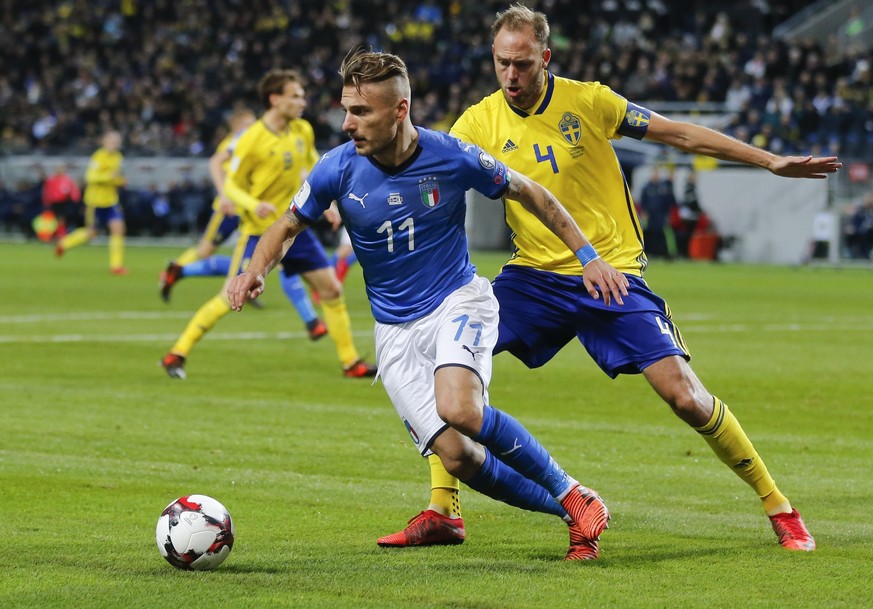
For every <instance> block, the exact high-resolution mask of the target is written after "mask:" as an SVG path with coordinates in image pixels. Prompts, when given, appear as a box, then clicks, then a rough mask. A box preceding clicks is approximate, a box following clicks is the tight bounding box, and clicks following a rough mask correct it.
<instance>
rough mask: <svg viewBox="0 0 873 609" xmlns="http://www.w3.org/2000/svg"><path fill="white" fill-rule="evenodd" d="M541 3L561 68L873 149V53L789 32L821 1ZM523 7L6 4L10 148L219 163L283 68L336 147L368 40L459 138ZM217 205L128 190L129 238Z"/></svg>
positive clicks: (0, 216)
mask: <svg viewBox="0 0 873 609" xmlns="http://www.w3.org/2000/svg"><path fill="white" fill-rule="evenodd" d="M527 4H528V5H529V6H531V7H532V8H535V9H538V10H542V11H544V12H546V13H547V15H548V16H549V20H550V24H551V26H552V34H551V41H550V46H551V49H552V51H553V55H552V63H551V66H550V68H551V69H552V71H554V72H555V73H556V74H558V75H561V76H567V77H570V78H575V79H579V80H589V81H595V80H596V81H600V82H603V83H605V84H607V85H609V86H610V87H611V88H613V89H614V90H615V91H616V92H618V93H620V94H622V95H624V96H625V97H627V98H628V99H631V100H633V101H635V102H636V103H640V104H642V105H646V106H649V107H651V108H653V109H655V110H659V109H660V108H661V107H662V106H664V107H669V105H670V104H672V105H673V106H674V107H678V106H682V105H686V106H687V107H689V108H690V107H692V104H693V105H695V106H697V107H700V108H703V107H708V108H716V109H717V112H718V113H719V114H720V116H722V117H724V120H723V122H722V124H720V125H717V127H719V128H720V129H721V130H723V131H725V132H726V133H728V134H731V135H734V136H735V137H737V138H738V139H741V140H743V141H747V142H751V143H753V144H755V145H757V146H760V147H762V148H766V149H770V150H772V151H774V152H777V153H780V154H792V153H799V154H805V153H807V152H811V153H813V154H839V155H840V156H841V157H843V158H849V159H851V158H864V157H867V158H870V157H873V74H871V66H873V51H871V50H866V51H858V50H857V49H853V48H850V49H849V50H848V51H845V52H839V51H837V45H836V44H822V43H817V42H813V41H802V42H793V43H787V42H785V41H783V40H779V39H775V38H774V37H773V36H772V32H773V30H774V28H775V27H776V26H777V25H779V24H780V23H783V22H784V21H785V20H786V19H788V18H789V17H790V16H792V15H794V14H796V13H798V12H799V11H802V10H803V9H804V8H807V7H809V6H810V5H812V4H813V2H811V0H748V1H737V2H730V1H719V0H712V1H709V2H699V1H692V0H592V1H591V2H584V3H580V2H578V0H545V1H538V2H528V3H527ZM508 5H509V2H507V1H506V0H501V1H493V0H480V1H478V2H460V1H459V0H422V1H420V2H415V1H413V2H402V1H399V0H337V1H330V0H150V1H145V0H61V1H56V2H31V1H28V0H0V6H2V7H3V11H2V16H0V152H2V153H5V154H34V153H37V154H39V153H44V154H47V155H50V154H65V155H71V154H78V155H88V154H90V153H91V152H93V150H94V149H95V148H96V147H97V146H98V145H99V137H100V135H101V133H103V132H104V131H105V130H107V129H109V128H114V129H118V130H120V131H121V133H122V135H123V137H124V140H125V145H124V153H125V155H131V156H149V155H169V156H194V157H208V156H209V155H210V154H211V153H212V152H213V150H214V147H215V145H216V144H217V143H218V141H219V140H220V138H221V137H223V136H224V135H225V133H226V132H225V120H226V118H227V116H228V114H229V113H230V112H231V111H232V109H233V108H234V107H237V106H239V105H245V106H248V107H249V108H251V109H253V110H255V111H256V112H260V111H261V108H260V107H259V105H260V104H259V102H258V100H257V96H256V94H255V88H256V84H257V81H258V79H259V78H260V76H261V75H262V74H263V73H264V72H265V71H267V70H268V69H270V68H271V67H275V66H282V67H290V68H294V69H297V70H298V71H300V72H301V73H302V74H303V75H304V77H305V79H306V92H307V98H308V107H307V110H306V114H305V118H307V119H308V120H309V121H310V122H311V123H312V124H313V126H314V128H315V133H316V139H317V142H316V143H317V146H318V148H319V149H322V150H324V149H327V148H329V147H332V146H334V145H337V144H339V143H341V142H343V141H345V136H344V135H343V134H342V132H341V129H340V124H341V122H342V117H343V113H342V110H341V108H340V106H339V92H340V85H339V80H338V77H337V73H336V71H337V68H338V66H339V64H340V62H341V60H342V58H343V56H344V55H345V53H346V52H347V51H348V50H349V49H350V48H352V47H354V46H356V45H361V44H362V45H366V46H369V47H372V48H375V49H380V50H386V51H390V52H394V53H397V54H399V55H400V56H402V57H403V58H404V60H405V61H406V62H407V64H408V65H409V68H410V76H411V80H412V83H413V90H414V92H413V93H414V97H415V100H416V101H415V105H414V106H413V108H412V113H413V119H414V120H415V122H416V123H417V124H421V125H424V126H428V127H432V128H435V129H443V130H448V129H449V127H450V126H451V125H452V123H453V122H454V120H455V119H456V118H457V117H458V116H459V115H460V113H461V112H462V111H463V110H464V109H465V108H466V107H467V106H469V105H470V104H473V103H475V102H477V101H479V100H480V99H481V98H482V97H483V96H485V95H487V94H489V93H491V92H492V91H494V90H495V89H496V87H497V84H496V81H495V78H494V74H493V68H492V65H491V50H490V44H491V35H490V29H489V28H490V24H491V22H492V20H493V17H494V14H495V13H496V12H497V11H499V10H502V9H504V8H506V7H507V6H508ZM34 177H35V178H36V177H37V176H34ZM39 191H40V184H38V183H33V184H16V185H9V184H6V185H4V184H2V183H0V224H2V225H6V226H8V225H9V224H15V223H17V222H20V221H21V220H19V216H20V213H19V211H20V210H21V209H22V206H24V207H25V208H26V207H27V206H28V205H31V206H33V205H38V204H39V199H38V196H37V193H38V192H39ZM211 197H212V191H211V187H210V186H209V185H208V184H206V183H197V184H195V183H192V182H187V183H186V182H184V181H183V182H182V183H179V184H167V185H154V186H151V187H150V188H148V189H146V190H143V191H136V190H129V191H128V192H126V193H125V194H124V204H125V209H126V212H127V213H128V214H129V219H128V227H129V230H130V232H131V233H132V234H137V233H138V232H141V233H144V234H156V235H159V234H163V232H177V231H180V230H184V229H185V227H186V226H187V225H189V224H197V222H199V218H200V215H201V211H200V210H207V211H205V212H202V213H208V205H209V201H211ZM195 200H196V201H197V204H195ZM199 204H202V207H201V208H198V210H197V211H194V210H195V207H196V205H199ZM138 217H141V218H142V219H143V220H142V221H141V222H139V221H138V220H137V218H138Z"/></svg>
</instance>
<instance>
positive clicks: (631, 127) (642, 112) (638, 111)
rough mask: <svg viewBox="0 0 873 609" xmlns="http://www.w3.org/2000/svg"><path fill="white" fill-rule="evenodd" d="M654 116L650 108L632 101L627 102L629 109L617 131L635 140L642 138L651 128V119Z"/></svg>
mask: <svg viewBox="0 0 873 609" xmlns="http://www.w3.org/2000/svg"><path fill="white" fill-rule="evenodd" d="M651 117H652V111H651V110H649V109H648V108H643V107H642V106H638V105H636V104H632V103H631V102H628V103H627V110H626V111H625V113H624V119H622V121H621V124H620V125H619V126H618V130H616V133H618V134H619V135H623V136H626V137H632V138H633V139H635V140H641V139H643V138H644V137H646V131H648V129H649V119H650V118H651Z"/></svg>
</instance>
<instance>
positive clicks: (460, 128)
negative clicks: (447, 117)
mask: <svg viewBox="0 0 873 609" xmlns="http://www.w3.org/2000/svg"><path fill="white" fill-rule="evenodd" d="M473 107H475V106H473ZM471 110H472V108H468V109H467V110H466V111H465V112H464V113H463V114H461V116H459V117H458V120H456V121H455V124H454V125H452V128H451V129H450V130H449V135H451V136H453V137H456V138H458V139H459V140H463V141H465V142H469V143H473V142H474V141H476V135H475V134H476V127H475V120H474V119H473V113H472V112H471Z"/></svg>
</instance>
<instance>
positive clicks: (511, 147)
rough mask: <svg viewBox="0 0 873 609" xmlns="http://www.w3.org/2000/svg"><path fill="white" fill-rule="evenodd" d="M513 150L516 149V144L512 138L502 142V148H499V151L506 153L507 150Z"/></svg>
mask: <svg viewBox="0 0 873 609" xmlns="http://www.w3.org/2000/svg"><path fill="white" fill-rule="evenodd" d="M513 150H518V146H516V144H515V142H513V141H512V140H506V143H505V144H503V150H501V151H500V152H502V153H503V154H506V153H507V152H512V151H513Z"/></svg>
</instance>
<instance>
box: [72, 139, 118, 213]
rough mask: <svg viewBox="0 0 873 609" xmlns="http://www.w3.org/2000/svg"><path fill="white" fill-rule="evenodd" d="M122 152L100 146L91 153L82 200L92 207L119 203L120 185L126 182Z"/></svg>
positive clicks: (110, 205)
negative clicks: (122, 173) (122, 174)
mask: <svg viewBox="0 0 873 609" xmlns="http://www.w3.org/2000/svg"><path fill="white" fill-rule="evenodd" d="M123 159H124V157H123V156H122V154H121V153H120V152H109V151H108V150H106V149H104V148H99V149H97V151H96V152H95V153H94V154H92V155H91V160H90V161H89V162H88V169H87V170H86V171H85V195H84V197H83V198H82V200H83V201H84V202H85V205H90V206H91V207H112V206H113V205H117V204H118V187H119V186H121V185H123V184H124V178H123V177H122V176H121V162H122V160H123Z"/></svg>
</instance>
